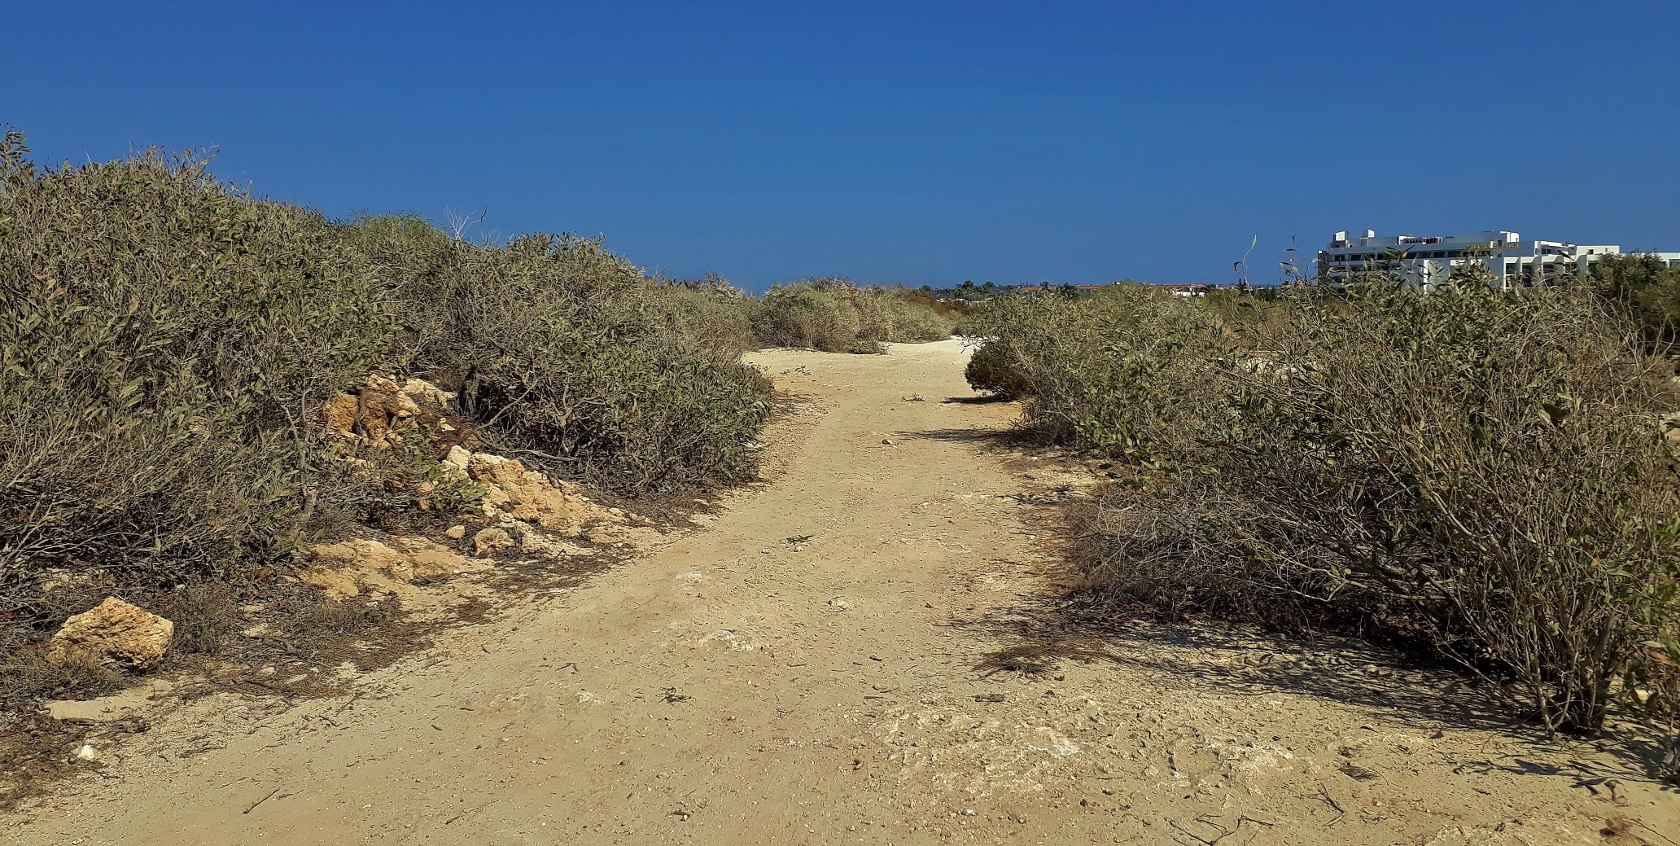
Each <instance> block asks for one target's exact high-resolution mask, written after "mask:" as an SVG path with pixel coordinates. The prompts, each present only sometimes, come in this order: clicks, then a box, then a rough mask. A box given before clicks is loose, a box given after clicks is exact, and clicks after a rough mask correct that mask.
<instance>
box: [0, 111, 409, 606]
mask: <svg viewBox="0 0 1680 846" xmlns="http://www.w3.org/2000/svg"><path fill="white" fill-rule="evenodd" d="M26 152H27V148H25V147H24V146H23V139H22V136H20V135H18V134H17V133H15V132H14V133H9V134H8V135H7V139H6V142H5V146H4V149H3V150H0V166H3V170H0V374H4V381H5V385H6V389H5V390H4V391H3V392H0V515H4V517H3V519H0V603H3V604H4V605H5V611H6V612H7V613H8V614H9V615H11V616H14V617H19V618H25V619H27V618H29V617H30V616H31V612H30V611H29V610H28V608H27V607H25V606H27V604H28V600H27V597H28V596H29V595H31V593H32V590H31V589H29V588H30V585H29V582H30V581H31V580H32V579H34V578H37V577H39V576H40V575H41V574H43V573H45V572H47V571H51V570H64V571H67V572H70V573H74V574H78V575H81V576H89V575H95V574H104V575H107V576H112V575H117V574H120V575H121V576H122V577H123V578H124V579H127V580H130V581H141V582H147V583H151V584H155V585H162V584H167V583H172V582H173V581H174V580H178V579H182V578H186V577H194V578H206V579H208V578H217V577H220V576H223V575H225V574H226V573H229V572H231V571H233V570H234V569H236V568H237V567H238V566H240V565H241V564H242V563H243V562H245V561H247V560H249V559H251V558H253V557H256V558H263V557H267V556H270V555H272V554H274V553H275V552H276V551H278V549H277V547H278V546H279V544H280V542H281V541H283V540H284V539H285V538H286V536H287V534H288V532H289V531H290V529H291V527H292V526H293V525H295V523H296V519H297V518H298V517H299V516H300V515H301V514H302V513H303V511H304V509H305V507H306V504H307V502H308V501H309V500H308V497H307V492H308V488H309V482H308V477H309V474H310V473H311V471H312V468H313V467H314V466H315V465H316V464H317V462H318V461H319V460H320V459H319V458H318V457H317V449H316V445H315V439H314V428H315V424H314V415H313V411H314V407H315V406H316V405H317V404H318V403H319V402H320V401H321V400H323V399H325V398H326V397H327V396H329V395H331V394H332V393H334V392H336V391H338V390H340V389H341V388H342V387H344V386H345V385H347V384H349V383H350V382H351V381H352V380H353V379H355V378H356V377H357V376H360V375H363V374H366V373H367V372H368V371H369V370H372V369H377V368H379V367H381V366H382V365H383V364H384V363H385V362H386V361H387V357H388V354H389V352H390V350H391V345H392V341H393V340H394V334H393V330H394V324H393V322H392V321H391V320H390V318H389V317H387V316H386V313H385V310H384V309H383V308H382V303H381V301H380V299H379V297H378V296H377V294H376V292H375V290H374V289H373V287H372V286H371V285H370V284H369V280H370V278H371V277H370V269H369V267H368V266H367V263H366V261H365V259H364V258H363V257H362V256H361V255H359V254H358V253H356V252H355V251H353V250H348V249H345V248H343V247H341V246H339V245H336V244H334V243H333V239H332V238H331V237H330V227H329V225H328V224H327V223H326V221H325V220H324V219H322V218H321V217H320V216H319V215H317V214H314V213H311V212H307V211H304V210H302V209H298V208H295V207H291V206H285V205H280V204H275V203H266V202H259V201H256V200H252V199H250V198H249V197H246V196H243V195H241V194H238V193H236V192H233V191H231V190H229V189H227V188H226V187H224V186H222V185H221V184H219V183H217V182H216V181H215V180H214V179H212V178H211V177H210V176H209V175H208V174H207V173H206V171H205V168H204V165H203V163H202V162H201V161H197V160H194V159H192V158H190V157H189V158H182V159H179V160H174V161H170V160H165V159H164V158H162V157H161V156H159V155H158V154H156V153H147V154H143V155H141V156H138V157H136V158H134V159H131V160H129V161H125V162H116V163H108V164H87V165H81V166H77V167H66V168H64V169H62V170H58V171H38V170H37V169H36V168H35V167H34V166H33V165H31V164H30V163H29V162H28V161H27V159H26V158H25V157H24V154H25V153H26Z"/></svg>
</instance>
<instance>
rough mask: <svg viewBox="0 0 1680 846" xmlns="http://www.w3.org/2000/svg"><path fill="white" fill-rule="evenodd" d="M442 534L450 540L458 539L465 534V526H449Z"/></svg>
mask: <svg viewBox="0 0 1680 846" xmlns="http://www.w3.org/2000/svg"><path fill="white" fill-rule="evenodd" d="M443 536H444V537H446V538H449V539H450V540H460V539H461V538H464V537H466V536H467V527H466V526H462V525H454V526H450V527H449V528H448V529H447V530H446V531H445V532H444V533H443Z"/></svg>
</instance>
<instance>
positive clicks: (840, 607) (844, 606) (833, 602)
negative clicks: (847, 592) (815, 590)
mask: <svg viewBox="0 0 1680 846" xmlns="http://www.w3.org/2000/svg"><path fill="white" fill-rule="evenodd" d="M828 607H830V608H833V609H834V610H836V611H850V610H852V603H850V602H848V601H847V600H846V597H844V596H836V597H834V598H833V599H830V600H829V601H828Z"/></svg>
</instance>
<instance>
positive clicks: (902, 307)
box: [752, 279, 951, 353]
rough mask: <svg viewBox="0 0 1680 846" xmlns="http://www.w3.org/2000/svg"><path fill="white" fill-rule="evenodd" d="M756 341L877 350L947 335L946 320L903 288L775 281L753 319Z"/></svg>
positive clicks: (827, 349) (828, 281)
mask: <svg viewBox="0 0 1680 846" xmlns="http://www.w3.org/2000/svg"><path fill="white" fill-rule="evenodd" d="M752 325H753V332H754V334H755V335H756V336H757V338H758V340H759V342H760V343H762V344H764V345H766V346H774V347H799V348H803V349H814V350H821V351H823V352H851V353H878V352H881V351H882V347H881V344H882V343H888V342H891V343H919V342H924V341H934V340H939V339H942V338H948V337H950V335H951V322H950V319H949V318H948V317H947V316H945V315H942V314H938V313H936V312H935V311H934V310H933V309H932V308H930V307H928V306H926V305H924V304H922V303H918V302H915V301H913V300H912V299H911V298H910V297H909V292H907V291H904V290H903V289H892V290H889V289H884V288H860V287H858V286H857V285H855V284H853V283H851V282H847V281H845V280H841V279H813V280H810V281H807V282H800V283H797V284H794V285H773V286H771V288H770V290H769V292H767V293H766V294H765V295H764V298H763V300H762V301H761V302H760V303H759V306H758V308H757V309H756V311H755V313H754V314H753V318H752Z"/></svg>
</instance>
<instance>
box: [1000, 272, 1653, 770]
mask: <svg viewBox="0 0 1680 846" xmlns="http://www.w3.org/2000/svg"><path fill="white" fill-rule="evenodd" d="M974 328H975V330H976V333H977V334H979V335H980V336H981V337H982V338H983V339H984V340H983V342H982V345H981V346H980V348H979V350H978V351H977V352H976V356H975V359H974V361H975V364H974V365H971V369H970V378H971V381H974V382H975V384H976V387H980V388H985V389H990V390H998V391H1003V392H1007V393H1009V394H1012V395H1015V396H1019V397H1021V398H1022V399H1023V401H1024V406H1023V414H1022V422H1023V425H1024V426H1025V427H1027V428H1028V429H1030V430H1032V431H1035V432H1037V433H1039V434H1041V435H1042V436H1044V437H1046V438H1048V439H1050V440H1052V441H1055V442H1060V443H1064V444H1068V445H1070V446H1073V447H1076V448H1079V449H1083V450H1089V451H1092V452H1095V453H1098V454H1101V455H1104V456H1108V457H1111V458H1114V459H1116V460H1119V461H1122V462H1125V463H1127V464H1129V465H1130V466H1131V467H1132V472H1131V474H1130V475H1129V478H1128V481H1126V482H1124V483H1117V484H1115V485H1112V486H1110V487H1109V488H1108V489H1106V490H1105V491H1103V492H1102V494H1101V495H1100V497H1099V502H1098V504H1097V506H1096V507H1095V508H1094V509H1092V510H1091V512H1090V514H1089V516H1088V517H1087V518H1086V519H1087V521H1088V525H1087V526H1086V530H1085V531H1084V532H1082V533H1081V534H1082V536H1083V538H1084V540H1083V541H1082V544H1081V551H1080V552H1079V553H1078V554H1077V555H1076V556H1075V559H1076V560H1075V565H1076V567H1077V568H1078V570H1079V573H1080V575H1081V576H1082V578H1083V579H1084V580H1085V583H1086V584H1087V585H1088V586H1089V587H1090V588H1091V589H1092V590H1093V591H1095V592H1097V593H1098V594H1099V595H1102V596H1106V597H1108V598H1109V599H1111V600H1114V601H1119V602H1124V603H1132V604H1140V605H1144V606H1147V607H1152V608H1155V609H1157V610H1159V611H1162V612H1165V613H1170V614H1182V613H1187V612H1197V613H1204V614H1218V615H1222V616H1228V617H1232V618H1236V619H1242V620H1248V621H1257V622H1261V623H1265V624H1270V625H1277V626H1290V627H1298V626H1301V625H1312V626H1342V627H1345V628H1347V629H1348V630H1353V631H1359V632H1362V633H1364V634H1366V635H1367V636H1371V637H1380V638H1384V639H1389V640H1392V641H1394V642H1397V643H1402V644H1406V645H1409V646H1410V647H1412V648H1419V649H1425V650H1428V651H1432V652H1434V653H1435V654H1437V655H1440V656H1444V657H1447V658H1450V659H1453V660H1455V661H1456V662H1458V664H1459V665H1460V666H1461V667H1463V668H1465V669H1467V670H1469V671H1472V672H1475V673H1478V674H1481V675H1484V676H1486V677H1488V678H1491V679H1494V680H1496V681H1497V682H1498V684H1497V687H1498V689H1500V690H1502V691H1504V692H1505V693H1506V694H1508V695H1509V697H1510V699H1509V701H1511V702H1512V703H1513V708H1514V709H1515V710H1516V711H1517V712H1518V713H1520V714H1521V715H1522V716H1524V717H1528V718H1532V719H1535V720H1537V721H1538V722H1539V723H1540V724H1541V725H1543V726H1544V727H1545V728H1547V729H1549V730H1564V731H1595V730H1598V729H1599V728H1600V727H1602V726H1603V725H1604V723H1605V720H1606V718H1607V716H1608V714H1609V713H1610V711H1611V710H1612V708H1613V707H1614V706H1616V705H1617V704H1620V705H1623V706H1626V708H1627V710H1626V711H1625V712H1624V713H1629V714H1642V715H1645V716H1647V717H1650V718H1651V719H1653V721H1654V722H1656V723H1662V724H1666V725H1669V726H1672V725H1673V721H1674V719H1675V716H1676V711H1675V700H1674V698H1673V697H1674V695H1675V693H1676V688H1675V673H1674V668H1675V664H1676V663H1677V662H1680V647H1677V645H1676V634H1677V632H1680V605H1677V604H1676V598H1675V593H1676V585H1677V583H1680V570H1677V562H1680V522H1677V517H1676V515H1680V477H1677V476H1676V472H1675V471H1676V465H1675V460H1674V455H1673V452H1672V451H1671V449H1670V448H1669V444H1668V441H1667V440H1666V438H1665V433H1664V431H1663V430H1662V429H1663V427H1662V424H1661V421H1662V420H1663V419H1664V418H1665V417H1666V416H1667V415H1669V414H1670V413H1672V412H1673V411H1675V410H1676V403H1677V397H1676V395H1675V391H1674V389H1673V387H1672V385H1671V382H1670V380H1669V379H1668V376H1669V374H1670V373H1671V372H1672V367H1671V366H1670V365H1669V364H1668V362H1667V360H1666V359H1665V358H1664V357H1662V356H1660V355H1657V354H1654V353H1653V352H1652V351H1651V350H1652V347H1651V345H1650V342H1651V341H1652V336H1651V335H1650V334H1649V333H1648V332H1647V333H1643V334H1642V332H1641V328H1640V327H1639V326H1638V325H1636V324H1635V323H1633V322H1632V321H1630V320H1629V319H1628V314H1627V311H1626V309H1625V308H1623V307H1621V306H1618V305H1617V304H1616V303H1614V302H1611V301H1607V300H1606V299H1605V298H1604V297H1602V296H1599V295H1597V294H1596V293H1595V292H1594V291H1593V290H1592V289H1591V288H1590V286H1586V285H1579V284H1576V285H1568V286H1562V287H1556V288H1549V289H1529V290H1521V291H1514V292H1500V291H1495V290H1491V289H1489V288H1487V287H1486V286H1483V285H1474V284H1468V285H1461V286H1445V287H1443V288H1442V289H1440V290H1437V291H1434V292H1432V293H1429V294H1421V293H1418V292H1416V291H1412V290H1409V289H1407V288H1405V287H1403V286H1401V285H1399V284H1397V283H1396V282H1395V281H1393V280H1387V279H1382V278H1374V279H1368V280H1364V281H1362V282H1360V283H1359V284H1356V285H1354V286H1352V288H1351V289H1350V290H1348V291H1345V292H1339V293H1331V292H1328V291H1317V290H1313V289H1311V288H1307V287H1304V286H1298V287H1296V288H1295V289H1293V290H1291V291H1290V292H1289V293H1288V294H1287V295H1286V296H1284V297H1282V298H1280V299H1279V300H1277V301H1276V302H1268V301H1263V300H1260V299H1258V298H1246V297H1235V296H1230V295H1226V296H1214V297H1209V298H1206V299H1197V300H1183V299H1179V300H1174V299H1172V298H1168V297H1163V296H1158V295H1155V294H1153V293H1151V292H1149V291H1147V290H1144V289H1141V288H1130V289H1121V290H1117V291H1113V292H1106V293H1104V294H1101V295H1098V296H1094V297H1081V298H1077V299H1070V298H1050V297H1043V298H1041V297H1031V298H1025V297H1022V298H1006V299H1003V300H999V301H996V302H994V303H993V304H992V305H990V306H989V307H988V308H987V309H986V310H985V311H984V312H983V313H982V314H981V315H980V316H979V317H978V318H977V319H976V321H975V327H974ZM1674 765H1675V762H1674V761H1673V760H1670V762H1669V766H1670V767H1671V768H1672V767H1673V766H1674Z"/></svg>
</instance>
